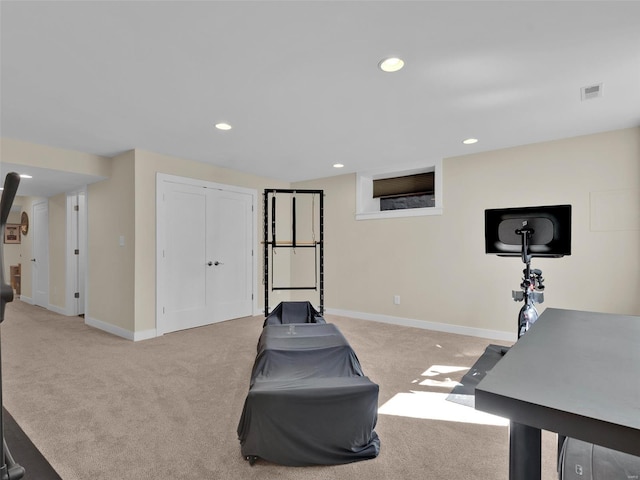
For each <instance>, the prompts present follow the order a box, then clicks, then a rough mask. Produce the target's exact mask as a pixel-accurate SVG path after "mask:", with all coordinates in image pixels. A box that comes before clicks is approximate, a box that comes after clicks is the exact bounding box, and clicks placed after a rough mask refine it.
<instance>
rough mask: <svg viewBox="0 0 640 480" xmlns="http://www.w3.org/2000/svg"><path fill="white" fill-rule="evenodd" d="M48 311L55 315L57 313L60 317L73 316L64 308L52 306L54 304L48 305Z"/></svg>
mask: <svg viewBox="0 0 640 480" xmlns="http://www.w3.org/2000/svg"><path fill="white" fill-rule="evenodd" d="M47 310H50V311H52V312H55V313H57V314H59V315H64V316H65V317H71V316H72V315H73V313H70V312H69V311H68V309H66V308H62V307H58V306H57V305H52V304H48V305H47Z"/></svg>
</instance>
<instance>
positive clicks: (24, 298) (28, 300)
mask: <svg viewBox="0 0 640 480" xmlns="http://www.w3.org/2000/svg"><path fill="white" fill-rule="evenodd" d="M20 301H21V302H24V303H28V304H29V305H33V298H31V297H27V296H25V295H20Z"/></svg>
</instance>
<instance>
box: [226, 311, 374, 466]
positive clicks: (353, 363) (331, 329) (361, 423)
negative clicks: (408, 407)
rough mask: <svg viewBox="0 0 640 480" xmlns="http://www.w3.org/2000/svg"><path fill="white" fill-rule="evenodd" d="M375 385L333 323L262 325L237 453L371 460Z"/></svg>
mask: <svg viewBox="0 0 640 480" xmlns="http://www.w3.org/2000/svg"><path fill="white" fill-rule="evenodd" d="M378 390H379V388H378V385H377V384H375V383H373V382H372V381H371V380H369V379H368V378H367V377H365V376H364V374H363V372H362V369H361V367H360V362H359V361H358V358H357V357H356V354H355V353H354V351H353V350H352V348H351V347H350V345H349V343H348V342H347V340H346V339H345V338H344V336H343V335H342V333H341V332H340V331H339V330H338V328H337V327H336V326H335V325H333V324H313V323H301V324H288V325H267V326H266V327H264V329H263V331H262V335H261V336H260V340H259V342H258V354H257V356H256V360H255V363H254V366H253V371H252V374H251V383H250V388H249V393H248V394H247V398H246V400H245V404H244V409H243V412H242V417H241V418H240V423H239V425H238V438H239V439H240V444H241V450H242V455H243V456H244V457H245V458H247V459H250V458H251V457H258V458H262V459H265V460H267V461H270V462H273V463H278V464H282V465H291V466H303V465H332V464H342V463H350V462H355V461H358V460H365V459H369V458H374V457H376V456H377V455H378V453H379V451H380V440H379V438H378V435H377V434H376V432H375V431H374V428H375V425H376V422H377V418H378Z"/></svg>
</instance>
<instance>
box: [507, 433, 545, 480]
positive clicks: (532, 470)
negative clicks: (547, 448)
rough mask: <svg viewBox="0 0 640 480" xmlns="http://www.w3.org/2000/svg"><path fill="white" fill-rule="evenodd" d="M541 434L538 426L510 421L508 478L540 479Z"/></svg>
mask: <svg viewBox="0 0 640 480" xmlns="http://www.w3.org/2000/svg"><path fill="white" fill-rule="evenodd" d="M541 453H542V434H541V433H540V430H539V429H538V428H533V427H530V426H528V425H522V424H520V423H516V422H511V424H510V427H509V480H540V476H541V472H542V463H541Z"/></svg>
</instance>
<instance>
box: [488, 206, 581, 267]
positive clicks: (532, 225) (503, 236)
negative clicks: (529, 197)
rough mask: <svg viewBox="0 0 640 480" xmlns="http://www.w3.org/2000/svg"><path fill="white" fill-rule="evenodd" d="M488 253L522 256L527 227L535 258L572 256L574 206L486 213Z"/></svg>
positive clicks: (531, 252)
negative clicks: (522, 230)
mask: <svg viewBox="0 0 640 480" xmlns="http://www.w3.org/2000/svg"><path fill="white" fill-rule="evenodd" d="M484 225H485V233H484V237H485V251H486V253H488V254H494V255H499V256H503V257H520V256H521V255H522V234H518V233H516V230H519V229H522V228H523V227H525V226H526V227H527V228H529V229H532V230H533V233H532V234H531V235H530V236H529V242H528V243H529V252H528V254H529V255H530V256H531V257H551V258H559V257H563V256H565V255H571V205H550V206H542V207H522V208H496V209H488V210H485V211H484Z"/></svg>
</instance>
